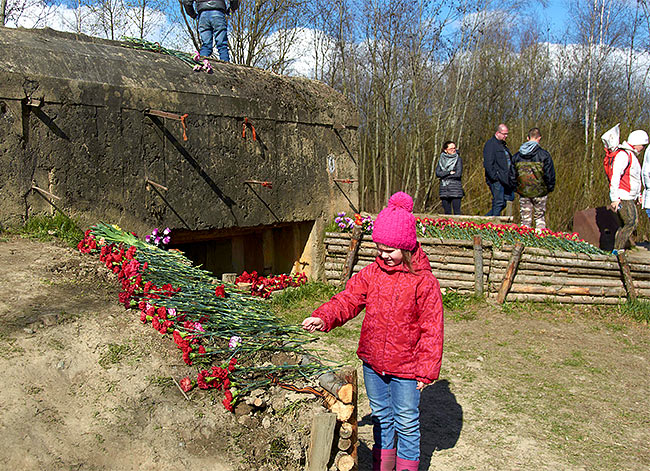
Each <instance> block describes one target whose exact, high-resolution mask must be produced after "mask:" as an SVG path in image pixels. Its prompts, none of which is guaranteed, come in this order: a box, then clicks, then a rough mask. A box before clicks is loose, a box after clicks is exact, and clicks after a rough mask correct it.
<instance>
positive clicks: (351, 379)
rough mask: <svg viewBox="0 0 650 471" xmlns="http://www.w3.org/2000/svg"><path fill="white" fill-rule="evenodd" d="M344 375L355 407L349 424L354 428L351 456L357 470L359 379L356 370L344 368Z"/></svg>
mask: <svg viewBox="0 0 650 471" xmlns="http://www.w3.org/2000/svg"><path fill="white" fill-rule="evenodd" d="M342 373H343V377H344V378H345V380H346V381H347V382H348V383H350V384H351V385H352V404H353V405H354V410H353V411H352V415H351V416H350V418H349V419H348V420H347V422H348V423H349V424H350V425H351V426H352V435H350V441H351V442H352V449H351V450H350V456H351V457H352V459H353V460H354V469H356V467H357V464H358V462H359V457H358V455H357V452H358V442H359V440H358V438H359V424H358V421H357V419H358V418H357V415H358V412H359V409H358V401H359V381H358V378H357V370H356V369H355V368H344V369H343V371H342Z"/></svg>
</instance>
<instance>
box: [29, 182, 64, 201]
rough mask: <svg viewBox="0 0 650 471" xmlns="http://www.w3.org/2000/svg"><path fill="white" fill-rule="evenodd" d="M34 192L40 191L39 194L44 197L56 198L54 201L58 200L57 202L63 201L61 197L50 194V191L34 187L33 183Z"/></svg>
mask: <svg viewBox="0 0 650 471" xmlns="http://www.w3.org/2000/svg"><path fill="white" fill-rule="evenodd" d="M32 190H36V191H38V192H39V193H41V194H42V195H46V196H49V197H50V198H54V199H56V200H60V199H61V198H60V197H58V196H56V195H53V194H52V193H50V192H49V191H45V190H44V189H43V188H39V187H37V186H36V185H34V184H33V183H32Z"/></svg>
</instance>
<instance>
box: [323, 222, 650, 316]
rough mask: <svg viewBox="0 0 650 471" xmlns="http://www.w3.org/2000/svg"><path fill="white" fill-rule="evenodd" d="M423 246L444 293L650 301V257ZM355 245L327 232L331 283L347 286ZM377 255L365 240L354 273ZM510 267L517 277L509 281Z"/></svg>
mask: <svg viewBox="0 0 650 471" xmlns="http://www.w3.org/2000/svg"><path fill="white" fill-rule="evenodd" d="M477 239H478V238H477ZM419 241H420V244H421V246H422V249H423V250H424V252H425V253H426V254H427V256H428V258H429V261H430V262H431V269H432V270H433V274H434V275H435V276H436V278H438V280H439V281H440V287H441V288H442V289H443V291H444V290H454V291H457V292H459V293H466V294H471V293H477V292H478V293H481V292H483V293H485V294H487V296H488V297H494V298H497V297H498V296H499V292H500V291H501V292H502V293H503V297H502V299H499V301H503V300H506V301H546V300H551V301H557V302H561V303H575V304H580V303H582V304H617V303H620V302H622V301H625V299H626V298H627V297H637V296H638V297H640V298H650V260H648V258H646V257H647V255H646V254H631V255H630V256H629V257H627V256H626V257H625V258H623V257H621V258H620V259H619V258H617V257H615V256H613V255H587V254H576V253H573V252H561V251H550V250H547V249H540V248H533V247H525V248H523V252H522V253H521V257H520V259H518V260H513V258H516V257H513V249H514V247H513V246H501V247H496V246H494V245H493V244H492V243H491V242H489V241H481V240H480V239H478V240H475V241H467V240H448V239H433V238H420V239H419ZM350 242H351V235H350V234H349V233H338V232H328V233H326V235H325V246H326V259H325V276H326V278H327V282H328V283H332V284H335V285H338V284H340V283H341V279H342V271H343V269H344V265H345V264H346V258H348V257H349V255H350V250H349V249H350V247H351V243H350ZM352 245H354V244H352ZM375 256H376V249H375V244H374V243H373V242H372V241H371V240H370V236H367V235H364V236H362V238H361V240H360V243H359V244H358V252H357V254H356V256H355V257H354V259H353V262H352V270H351V273H352V274H354V273H357V272H359V270H361V268H363V267H365V266H366V265H369V264H370V263H372V262H373V260H374V259H375ZM509 264H510V265H512V268H511V270H510V271H511V272H512V273H511V275H513V276H514V277H513V278H511V279H510V280H507V276H506V275H507V273H508V267H509ZM624 265H626V266H624ZM623 268H629V275H630V276H629V277H628V280H631V283H630V284H631V286H629V287H628V286H627V285H626V283H625V282H624V281H625V280H624V276H623ZM477 275H478V276H477ZM504 285H507V286H504Z"/></svg>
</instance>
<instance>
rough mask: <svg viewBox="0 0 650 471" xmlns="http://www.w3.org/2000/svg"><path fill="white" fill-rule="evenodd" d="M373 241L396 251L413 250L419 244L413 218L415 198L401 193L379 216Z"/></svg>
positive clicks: (396, 194) (374, 228)
mask: <svg viewBox="0 0 650 471" xmlns="http://www.w3.org/2000/svg"><path fill="white" fill-rule="evenodd" d="M372 240H373V241H375V243H377V244H382V245H386V246H388V247H393V248H395V249H404V250H413V249H415V246H416V245H417V243H418V240H417V235H416V233H415V216H413V198H411V197H410V196H409V195H407V194H406V193H404V192H403V191H399V192H397V193H395V194H394V195H393V196H391V197H390V199H389V200H388V206H386V207H385V208H384V209H382V210H381V212H380V213H379V214H378V215H377V219H376V220H375V223H374V227H373V230H372Z"/></svg>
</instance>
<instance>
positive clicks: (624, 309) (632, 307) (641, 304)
mask: <svg viewBox="0 0 650 471" xmlns="http://www.w3.org/2000/svg"><path fill="white" fill-rule="evenodd" d="M619 309H620V312H621V314H623V315H624V316H627V317H631V318H632V319H634V320H636V321H638V322H645V323H646V324H647V323H649V322H650V302H649V301H640V300H638V299H637V300H636V301H628V302H626V303H625V304H621V305H620V307H619Z"/></svg>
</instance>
